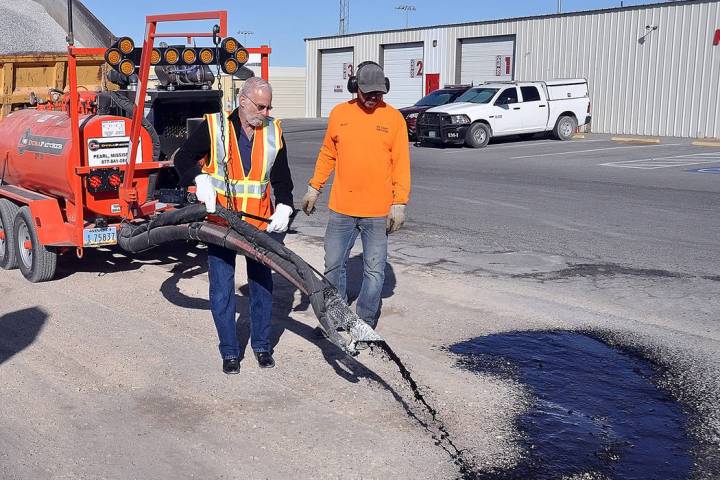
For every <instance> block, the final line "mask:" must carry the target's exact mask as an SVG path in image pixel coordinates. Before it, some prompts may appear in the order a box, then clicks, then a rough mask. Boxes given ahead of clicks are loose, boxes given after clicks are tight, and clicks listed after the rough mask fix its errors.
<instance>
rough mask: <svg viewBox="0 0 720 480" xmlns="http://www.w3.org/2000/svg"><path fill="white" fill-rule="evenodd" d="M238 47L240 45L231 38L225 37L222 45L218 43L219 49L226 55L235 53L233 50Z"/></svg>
mask: <svg viewBox="0 0 720 480" xmlns="http://www.w3.org/2000/svg"><path fill="white" fill-rule="evenodd" d="M239 46H240V44H239V43H238V41H237V40H235V39H234V38H232V37H227V38H225V39H224V40H223V41H222V43H220V48H222V49H223V50H225V51H226V52H227V53H235V50H237V49H238V47H239Z"/></svg>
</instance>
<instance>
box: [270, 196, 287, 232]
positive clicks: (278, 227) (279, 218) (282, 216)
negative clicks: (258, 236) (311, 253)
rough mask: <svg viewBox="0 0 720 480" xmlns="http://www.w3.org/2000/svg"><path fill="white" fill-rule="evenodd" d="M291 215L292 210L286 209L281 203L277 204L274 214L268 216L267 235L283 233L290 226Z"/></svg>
mask: <svg viewBox="0 0 720 480" xmlns="http://www.w3.org/2000/svg"><path fill="white" fill-rule="evenodd" d="M292 213H293V208H292V207H288V206H287V205H285V204H283V203H278V204H277V206H276V207H275V213H273V214H272V215H271V216H270V220H271V222H270V225H268V227H267V230H265V231H266V232H267V233H272V232H277V233H283V232H286V231H287V229H288V225H289V224H290V215H292Z"/></svg>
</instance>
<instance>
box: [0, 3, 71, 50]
mask: <svg viewBox="0 0 720 480" xmlns="http://www.w3.org/2000/svg"><path fill="white" fill-rule="evenodd" d="M65 35H66V32H65V31H64V30H63V28H62V27H61V26H60V25H58V23H57V22H55V20H53V19H52V17H51V16H50V15H48V13H47V12H46V11H45V9H44V8H43V7H42V6H40V5H39V4H37V3H36V2H33V1H30V0H0V55H13V54H20V53H35V52H64V51H66V49H67V43H66V42H65ZM77 46H82V45H79V44H78V45H77Z"/></svg>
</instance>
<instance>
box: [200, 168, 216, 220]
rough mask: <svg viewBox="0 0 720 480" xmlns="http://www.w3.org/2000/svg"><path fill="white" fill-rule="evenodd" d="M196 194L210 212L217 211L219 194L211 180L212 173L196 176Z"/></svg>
mask: <svg viewBox="0 0 720 480" xmlns="http://www.w3.org/2000/svg"><path fill="white" fill-rule="evenodd" d="M195 187H197V188H196V190H195V196H197V199H198V200H199V201H201V202H202V203H204V204H205V210H207V212H208V213H215V204H216V201H217V194H216V193H215V189H214V188H213V186H212V183H211V182H210V175H208V174H207V173H202V174H200V175H198V176H197V177H195Z"/></svg>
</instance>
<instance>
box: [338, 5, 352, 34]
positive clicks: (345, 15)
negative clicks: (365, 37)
mask: <svg viewBox="0 0 720 480" xmlns="http://www.w3.org/2000/svg"><path fill="white" fill-rule="evenodd" d="M349 31H350V0H340V22H339V25H338V35H345V34H346V33H348V32H349Z"/></svg>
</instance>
